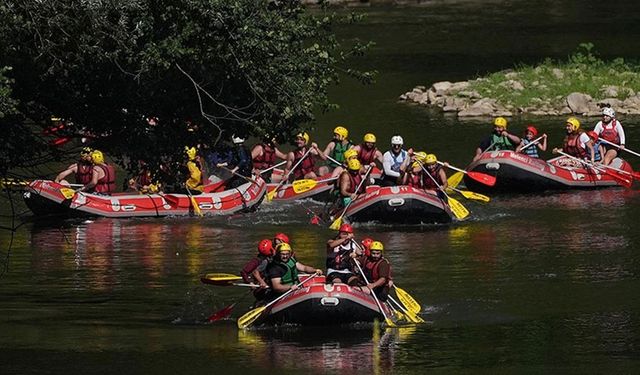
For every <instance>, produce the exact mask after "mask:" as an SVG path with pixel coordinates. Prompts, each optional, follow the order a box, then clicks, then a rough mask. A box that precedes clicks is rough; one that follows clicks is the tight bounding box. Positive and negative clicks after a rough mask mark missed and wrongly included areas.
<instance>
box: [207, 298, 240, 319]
mask: <svg viewBox="0 0 640 375" xmlns="http://www.w3.org/2000/svg"><path fill="white" fill-rule="evenodd" d="M235 306H236V304H235V303H232V304H231V305H229V306H225V307H224V308H223V309H222V310H220V311H218V312H215V313H213V315H211V316H210V317H209V318H208V319H207V321H208V322H209V323H212V322H216V321H218V320H220V319H224V318H226V317H228V316H229V315H231V311H233V308H234V307H235Z"/></svg>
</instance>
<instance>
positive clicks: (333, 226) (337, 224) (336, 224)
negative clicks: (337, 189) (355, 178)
mask: <svg viewBox="0 0 640 375" xmlns="http://www.w3.org/2000/svg"><path fill="white" fill-rule="evenodd" d="M372 169H373V168H372V167H371V166H369V167H368V169H367V172H366V173H365V174H364V176H363V177H362V180H361V181H360V183H359V184H358V187H357V188H356V190H355V191H359V190H360V188H361V187H362V184H363V183H364V182H365V181H366V180H367V177H368V176H369V172H371V170H372ZM356 199H357V197H356ZM353 201H355V199H352V200H351V201H350V202H349V203H347V205H346V206H345V207H344V210H342V213H341V214H340V216H339V217H338V218H337V219H335V220H334V221H333V223H331V225H330V226H329V228H330V229H333V230H338V229H340V226H341V225H342V218H343V217H344V214H345V213H346V212H347V209H348V208H349V206H351V203H353Z"/></svg>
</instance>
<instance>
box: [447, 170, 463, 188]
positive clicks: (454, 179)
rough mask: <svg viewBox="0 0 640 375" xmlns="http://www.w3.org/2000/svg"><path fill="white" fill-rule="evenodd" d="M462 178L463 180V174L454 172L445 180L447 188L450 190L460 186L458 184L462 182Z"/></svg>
mask: <svg viewBox="0 0 640 375" xmlns="http://www.w3.org/2000/svg"><path fill="white" fill-rule="evenodd" d="M463 178H464V173H462V172H456V173H454V174H452V175H451V176H450V177H449V178H448V179H447V185H449V187H451V188H455V187H458V185H460V182H462V179H463Z"/></svg>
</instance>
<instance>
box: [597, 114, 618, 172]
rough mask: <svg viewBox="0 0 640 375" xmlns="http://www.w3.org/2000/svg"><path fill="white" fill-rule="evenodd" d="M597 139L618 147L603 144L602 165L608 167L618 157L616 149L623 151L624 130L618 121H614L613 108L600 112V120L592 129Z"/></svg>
mask: <svg viewBox="0 0 640 375" xmlns="http://www.w3.org/2000/svg"><path fill="white" fill-rule="evenodd" d="M593 131H594V132H596V134H598V137H600V138H602V139H604V140H605V141H608V142H611V143H613V144H616V145H618V147H616V146H613V145H609V144H606V143H604V142H603V144H602V147H603V148H604V150H605V153H604V158H603V159H602V164H604V165H609V164H611V162H612V161H613V159H615V158H616V157H617V156H618V149H620V150H623V149H624V143H625V135H624V129H623V128H622V124H621V123H620V121H618V120H616V111H614V110H613V108H609V107H606V108H604V109H603V110H602V120H601V121H599V122H598V123H597V124H596V127H595V128H594V129H593Z"/></svg>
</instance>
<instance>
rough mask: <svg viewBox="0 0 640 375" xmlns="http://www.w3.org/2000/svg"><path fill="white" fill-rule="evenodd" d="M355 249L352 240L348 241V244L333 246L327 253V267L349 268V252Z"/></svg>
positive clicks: (335, 268) (336, 268)
mask: <svg viewBox="0 0 640 375" xmlns="http://www.w3.org/2000/svg"><path fill="white" fill-rule="evenodd" d="M353 250H355V247H354V246H353V242H349V244H348V245H346V246H345V244H342V245H340V246H336V247H334V248H333V251H332V252H331V253H330V254H328V255H327V264H326V265H327V269H329V268H332V269H334V270H346V269H349V268H350V265H351V257H350V256H349V255H350V254H351V252H352V251H353Z"/></svg>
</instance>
